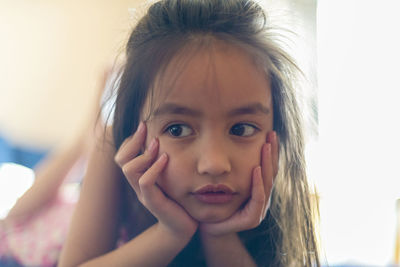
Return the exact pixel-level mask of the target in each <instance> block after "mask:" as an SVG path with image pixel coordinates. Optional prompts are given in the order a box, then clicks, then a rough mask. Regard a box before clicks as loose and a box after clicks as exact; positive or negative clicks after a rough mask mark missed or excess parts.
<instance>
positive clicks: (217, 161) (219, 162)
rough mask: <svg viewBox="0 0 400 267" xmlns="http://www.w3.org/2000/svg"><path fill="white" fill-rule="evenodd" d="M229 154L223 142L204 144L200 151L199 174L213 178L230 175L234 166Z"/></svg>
mask: <svg viewBox="0 0 400 267" xmlns="http://www.w3.org/2000/svg"><path fill="white" fill-rule="evenodd" d="M227 152H228V151H227V149H226V148H224V145H223V144H222V143H221V142H217V141H216V140H214V141H212V142H203V144H202V145H201V146H200V149H199V154H198V162H197V172H198V173H199V174H201V175H210V176H213V177H216V176H221V175H224V174H227V173H229V172H230V171H231V168H232V166H231V162H230V157H229V155H228V153H227Z"/></svg>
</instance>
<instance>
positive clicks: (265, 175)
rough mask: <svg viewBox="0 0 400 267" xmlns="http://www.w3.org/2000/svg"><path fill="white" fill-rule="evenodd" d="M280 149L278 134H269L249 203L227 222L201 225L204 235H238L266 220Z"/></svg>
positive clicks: (254, 170)
mask: <svg viewBox="0 0 400 267" xmlns="http://www.w3.org/2000/svg"><path fill="white" fill-rule="evenodd" d="M278 149H279V148H278V140H277V136H276V133H275V132H269V133H268V135H267V143H265V144H263V146H262V149H261V166H257V167H256V168H254V169H253V173H252V189H251V196H250V199H249V201H248V202H247V204H246V205H245V206H244V207H243V208H242V209H240V210H238V211H237V212H236V213H235V214H233V215H232V216H231V217H230V218H228V219H226V220H225V221H222V222H218V223H207V224H201V225H200V230H201V232H202V234H211V235H213V236H220V235H225V234H228V233H236V232H240V231H244V230H248V229H252V228H255V227H257V226H258V225H259V224H260V223H261V221H262V220H264V218H265V216H266V214H267V210H268V208H269V205H270V196H271V191H272V186H273V180H274V178H275V176H276V174H277V172H278V157H279V151H278Z"/></svg>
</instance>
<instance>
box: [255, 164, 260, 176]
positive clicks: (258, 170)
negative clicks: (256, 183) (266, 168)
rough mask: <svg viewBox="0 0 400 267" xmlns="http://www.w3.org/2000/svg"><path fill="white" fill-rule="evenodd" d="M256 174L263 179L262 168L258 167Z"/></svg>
mask: <svg viewBox="0 0 400 267" xmlns="http://www.w3.org/2000/svg"><path fill="white" fill-rule="evenodd" d="M255 172H256V176H259V177H261V166H257V167H256V169H255Z"/></svg>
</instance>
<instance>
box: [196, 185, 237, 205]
mask: <svg viewBox="0 0 400 267" xmlns="http://www.w3.org/2000/svg"><path fill="white" fill-rule="evenodd" d="M191 194H192V195H194V196H195V197H196V199H197V200H199V201H201V202H203V203H207V204H224V203H227V202H230V201H231V200H232V198H233V196H234V195H235V194H237V193H235V192H233V190H232V189H230V188H229V187H228V186H226V185H223V184H217V185H214V184H209V185H206V186H203V187H201V188H200V189H197V190H196V191H194V192H193V193H191Z"/></svg>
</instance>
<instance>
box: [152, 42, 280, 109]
mask: <svg viewBox="0 0 400 267" xmlns="http://www.w3.org/2000/svg"><path fill="white" fill-rule="evenodd" d="M189 51H190V50H189ZM165 102H168V103H179V104H185V105H188V106H200V108H201V107H204V106H207V107H208V106H211V107H212V106H218V107H219V108H220V109H224V108H227V109H228V108H230V107H233V106H240V105H245V104H247V103H254V102H260V103H261V104H263V105H264V106H268V108H271V103H272V102H271V89H270V82H269V80H268V77H267V75H266V73H265V71H263V70H262V69H261V68H260V67H259V66H257V65H256V64H255V61H254V59H253V57H251V56H250V55H249V53H247V52H246V51H245V50H244V49H241V48H238V47H235V46H233V45H229V44H226V43H219V42H218V43H215V44H213V45H211V46H207V47H205V48H202V49H198V50H197V51H191V53H190V52H186V53H182V54H180V55H178V56H176V57H174V58H173V60H172V61H171V62H170V64H169V65H168V66H167V67H166V68H165V70H164V71H162V72H161V73H160V74H159V75H158V77H157V79H156V81H155V83H154V86H153V90H152V93H151V94H150V96H149V98H148V101H147V103H146V105H145V106H147V108H145V110H146V109H147V111H148V112H150V113H151V111H152V110H154V109H155V108H157V107H158V106H160V105H161V104H163V103H165ZM150 103H151V104H150ZM206 103H207V105H205V104H206Z"/></svg>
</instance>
